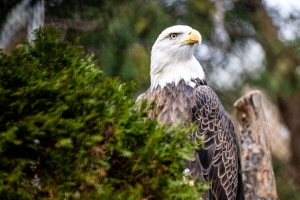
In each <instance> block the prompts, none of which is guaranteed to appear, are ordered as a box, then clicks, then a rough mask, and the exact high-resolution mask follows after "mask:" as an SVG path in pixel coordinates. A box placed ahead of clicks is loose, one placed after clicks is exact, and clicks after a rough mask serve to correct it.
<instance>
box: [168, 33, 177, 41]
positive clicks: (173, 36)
mask: <svg viewBox="0 0 300 200" xmlns="http://www.w3.org/2000/svg"><path fill="white" fill-rule="evenodd" d="M177 35H178V33H171V34H170V35H169V39H170V40H175V39H176V38H177Z"/></svg>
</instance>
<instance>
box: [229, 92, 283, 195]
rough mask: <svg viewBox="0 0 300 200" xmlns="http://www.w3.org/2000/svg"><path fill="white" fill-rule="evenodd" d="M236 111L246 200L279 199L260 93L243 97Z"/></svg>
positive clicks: (235, 105)
mask: <svg viewBox="0 0 300 200" xmlns="http://www.w3.org/2000/svg"><path fill="white" fill-rule="evenodd" d="M234 107H235V113H234V115H235V121H236V130H237V133H238V137H239V140H240V148H241V160H242V174H243V183H244V192H245V199H246V200H258V199H266V200H272V199H278V196H277V191H276V183H275V177H274V172H273V166H272V156H271V145H270V129H269V127H268V122H267V121H266V117H265V113H264V109H263V106H262V100H261V93H260V91H258V90H256V91H253V92H250V93H248V94H246V95H244V96H243V97H241V98H240V99H238V100H237V101H236V102H235V103H234Z"/></svg>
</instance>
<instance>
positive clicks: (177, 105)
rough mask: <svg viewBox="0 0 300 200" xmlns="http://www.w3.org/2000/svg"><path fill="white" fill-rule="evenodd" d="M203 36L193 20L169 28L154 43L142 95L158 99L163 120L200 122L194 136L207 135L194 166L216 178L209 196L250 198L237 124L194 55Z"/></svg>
mask: <svg viewBox="0 0 300 200" xmlns="http://www.w3.org/2000/svg"><path fill="white" fill-rule="evenodd" d="M200 42H201V36H200V34H199V32H198V31H196V30H194V29H192V28H190V27H188V26H180V25H178V26H173V27H170V28H167V29H166V30H164V31H163V32H162V33H161V34H160V36H159V37H158V38H157V40H156V42H155V43H154V45H153V47H152V55H151V70H150V75H151V87H150V88H149V89H148V90H147V91H146V92H145V93H144V94H142V95H140V96H139V97H138V100H142V99H147V101H148V102H153V101H155V103H156V104H155V108H154V110H153V111H152V112H151V113H150V115H151V117H153V118H157V119H158V120H159V121H160V122H161V123H171V124H174V123H176V122H177V121H178V120H183V121H184V122H185V123H186V124H190V123H196V124H197V126H198V130H197V131H196V132H195V133H191V134H190V135H189V136H188V138H190V139H192V140H196V139H197V138H202V141H203V147H204V148H203V149H200V150H195V158H194V159H193V160H192V161H189V162H188V163H189V164H188V168H189V170H190V171H191V175H192V176H194V177H196V178H197V179H199V180H206V181H208V183H209V184H210V190H209V191H208V192H207V193H206V194H204V195H203V198H204V199H207V200H227V199H228V200H229V199H230V200H234V199H244V195H243V185H242V178H241V174H240V172H239V170H240V163H239V158H238V154H237V145H236V139H235V134H234V127H233V124H232V122H231V121H230V119H229V117H228V115H227V113H226V111H225V109H224V108H223V106H222V104H221V102H220V100H219V98H218V97H217V95H216V94H215V93H214V91H213V90H212V89H211V88H210V87H208V86H207V85H206V81H205V76H204V72H203V69H202V67H201V65H200V64H199V62H198V61H197V60H196V59H195V57H194V55H193V49H194V45H196V44H199V43H200Z"/></svg>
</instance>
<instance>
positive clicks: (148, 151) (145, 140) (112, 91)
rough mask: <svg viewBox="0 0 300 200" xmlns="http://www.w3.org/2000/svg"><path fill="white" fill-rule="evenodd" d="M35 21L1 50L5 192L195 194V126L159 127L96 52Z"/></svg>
mask: <svg viewBox="0 0 300 200" xmlns="http://www.w3.org/2000/svg"><path fill="white" fill-rule="evenodd" d="M59 34H60V33H59V30H57V29H56V28H54V27H51V26H49V27H46V28H43V29H38V30H37V31H36V32H35V35H36V39H35V40H34V41H33V42H32V43H29V42H24V43H23V44H22V45H20V46H18V47H17V48H16V49H15V50H14V51H13V52H12V53H11V54H10V55H6V54H4V53H1V54H0V109H1V112H0V199H143V198H145V199H195V198H196V197H197V196H200V195H201V192H202V191H204V189H205V186H203V185H202V184H200V183H197V184H195V186H189V185H185V184H183V179H182V172H183V170H184V168H185V167H184V166H183V164H182V163H183V162H182V161H183V160H187V159H191V158H192V155H193V151H194V149H195V144H194V143H192V142H190V141H189V140H187V139H186V138H187V137H186V136H187V134H188V133H190V132H191V131H193V129H194V127H191V128H182V126H180V125H178V126H180V128H178V127H176V126H175V127H170V126H168V125H159V124H158V122H157V121H156V120H153V119H149V118H147V111H146V110H147V109H146V107H147V106H146V103H145V102H142V103H141V105H140V107H139V109H137V105H136V104H135V101H134V99H133V97H132V92H133V91H134V90H135V89H136V85H135V83H132V82H127V83H123V82H121V81H120V80H119V79H117V78H110V77H104V76H103V73H102V71H101V70H100V69H99V66H97V63H96V62H95V61H94V59H93V56H92V55H85V54H84V52H83V51H82V48H81V47H78V46H77V45H76V42H75V44H70V43H68V42H64V41H59V40H58V37H59Z"/></svg>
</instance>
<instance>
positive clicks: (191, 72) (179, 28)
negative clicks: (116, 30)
mask: <svg viewBox="0 0 300 200" xmlns="http://www.w3.org/2000/svg"><path fill="white" fill-rule="evenodd" d="M201 41H202V39H201V35H200V33H199V32H198V31H196V30H195V29H192V28H191V27H189V26H183V25H176V26H172V27H169V28H167V29H165V30H164V31H163V32H162V33H161V34H160V35H159V36H158V38H157V40H156V41H155V43H154V45H153V47H152V51H151V70H150V75H151V88H152V89H153V88H156V87H157V86H160V87H164V86H166V85H167V84H168V83H175V85H177V83H178V82H179V81H180V80H184V81H185V82H186V83H187V84H188V85H190V86H192V87H194V86H195V84H194V83H193V82H191V80H192V79H194V78H199V79H202V80H204V78H205V75H204V72H203V69H202V67H201V65H200V63H199V62H198V61H197V59H196V58H195V56H194V54H193V52H194V47H195V46H196V45H200V44H201Z"/></svg>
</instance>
